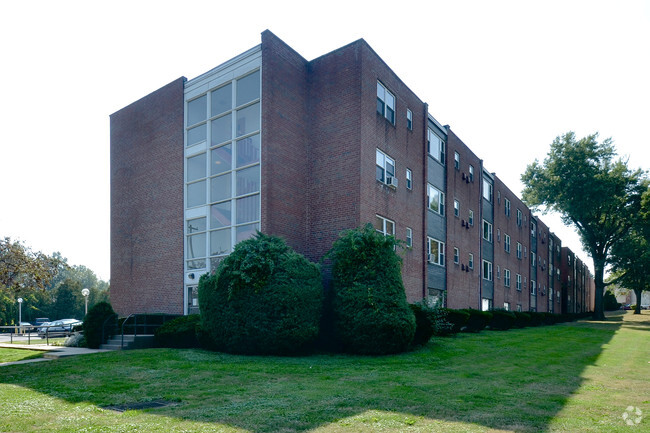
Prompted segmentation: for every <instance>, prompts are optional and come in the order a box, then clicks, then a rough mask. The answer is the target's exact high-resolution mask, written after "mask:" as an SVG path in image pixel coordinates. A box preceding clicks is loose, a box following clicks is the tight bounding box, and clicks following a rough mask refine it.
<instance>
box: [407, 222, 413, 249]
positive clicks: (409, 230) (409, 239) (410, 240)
mask: <svg viewBox="0 0 650 433" xmlns="http://www.w3.org/2000/svg"><path fill="white" fill-rule="evenodd" d="M406 247H407V248H413V229H412V228H410V227H407V228H406Z"/></svg>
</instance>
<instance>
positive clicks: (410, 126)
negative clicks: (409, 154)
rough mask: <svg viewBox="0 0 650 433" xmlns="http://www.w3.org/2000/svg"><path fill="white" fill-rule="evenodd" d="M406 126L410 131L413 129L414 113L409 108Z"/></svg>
mask: <svg viewBox="0 0 650 433" xmlns="http://www.w3.org/2000/svg"><path fill="white" fill-rule="evenodd" d="M406 127H407V128H408V130H409V131H413V113H412V112H411V110H409V109H408V108H407V109H406Z"/></svg>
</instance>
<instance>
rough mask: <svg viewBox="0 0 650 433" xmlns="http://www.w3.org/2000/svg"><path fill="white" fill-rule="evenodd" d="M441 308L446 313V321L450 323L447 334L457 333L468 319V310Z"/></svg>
mask: <svg viewBox="0 0 650 433" xmlns="http://www.w3.org/2000/svg"><path fill="white" fill-rule="evenodd" d="M442 310H443V311H445V312H446V313H447V321H448V322H449V323H451V325H452V326H451V329H450V332H449V334H457V333H459V332H460V331H461V330H462V329H463V328H464V327H465V325H466V324H467V321H468V320H469V312H467V311H466V310H451V309H449V308H443V309H442Z"/></svg>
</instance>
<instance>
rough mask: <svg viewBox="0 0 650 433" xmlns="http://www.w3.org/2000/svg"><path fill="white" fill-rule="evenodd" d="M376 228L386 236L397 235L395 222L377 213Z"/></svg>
mask: <svg viewBox="0 0 650 433" xmlns="http://www.w3.org/2000/svg"><path fill="white" fill-rule="evenodd" d="M375 229H376V230H377V231H378V232H379V233H381V234H382V235H384V236H395V222H394V221H391V220H389V219H388V218H384V217H383V216H379V215H377V219H376V220H375Z"/></svg>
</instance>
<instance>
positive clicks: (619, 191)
mask: <svg viewBox="0 0 650 433" xmlns="http://www.w3.org/2000/svg"><path fill="white" fill-rule="evenodd" d="M616 156H617V154H616V150H615V147H614V145H613V143H612V140H611V138H608V139H605V140H603V141H601V142H598V134H597V133H596V134H592V135H589V136H587V137H584V138H581V139H577V138H576V136H575V134H574V133H573V132H567V133H566V134H564V135H562V136H560V137H557V138H556V139H555V140H554V141H553V143H552V144H551V149H550V151H549V153H548V155H547V157H546V159H545V160H544V162H543V163H540V162H539V161H538V160H535V161H534V162H533V163H532V164H530V165H529V166H528V167H527V168H526V171H525V173H524V174H523V175H522V177H521V179H522V182H523V183H524V185H525V188H524V191H523V194H522V196H523V197H522V198H523V201H524V202H525V203H526V204H527V205H528V206H530V207H531V208H533V209H539V210H541V211H543V212H545V211H549V210H552V211H556V212H558V213H559V214H560V216H561V217H562V219H563V221H564V222H565V223H567V224H570V225H572V226H573V227H575V228H576V229H577V231H578V233H579V235H580V239H581V241H582V244H583V246H584V248H585V250H586V251H587V252H588V253H589V255H590V256H591V258H592V260H593V264H594V280H595V285H596V296H595V311H594V317H595V318H597V319H603V318H604V314H603V303H602V298H603V291H604V287H605V282H604V271H605V267H606V266H607V264H608V263H609V262H610V258H611V248H612V247H613V245H615V244H616V243H617V242H619V241H620V240H621V239H623V238H624V237H625V236H626V235H627V233H628V231H629V230H630V228H631V227H632V225H633V224H634V223H635V220H636V217H637V215H638V213H639V210H640V207H641V195H642V192H643V188H644V184H643V182H642V180H643V177H644V173H643V171H641V170H631V169H629V168H628V166H627V161H626V160H623V159H621V158H616Z"/></svg>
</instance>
